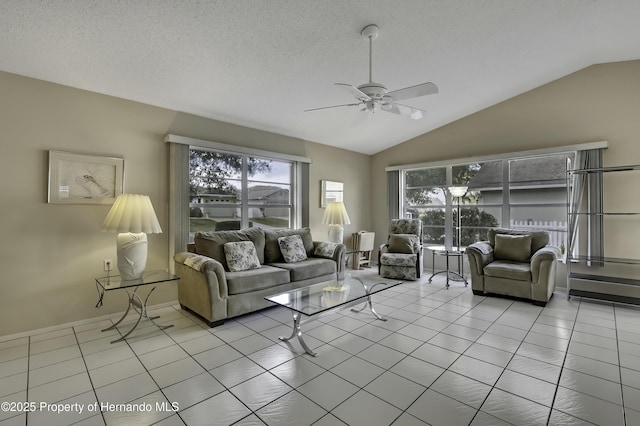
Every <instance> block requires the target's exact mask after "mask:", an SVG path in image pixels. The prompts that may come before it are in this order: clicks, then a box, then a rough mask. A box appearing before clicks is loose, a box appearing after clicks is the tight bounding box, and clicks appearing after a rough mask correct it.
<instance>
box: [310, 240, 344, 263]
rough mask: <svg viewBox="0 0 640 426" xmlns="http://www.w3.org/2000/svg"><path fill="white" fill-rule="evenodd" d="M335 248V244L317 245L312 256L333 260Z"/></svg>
mask: <svg viewBox="0 0 640 426" xmlns="http://www.w3.org/2000/svg"><path fill="white" fill-rule="evenodd" d="M336 247H338V244H337V243H325V242H321V243H317V244H316V250H315V251H314V252H313V255H314V256H320V257H327V258H329V259H333V254H334V253H335V252H336Z"/></svg>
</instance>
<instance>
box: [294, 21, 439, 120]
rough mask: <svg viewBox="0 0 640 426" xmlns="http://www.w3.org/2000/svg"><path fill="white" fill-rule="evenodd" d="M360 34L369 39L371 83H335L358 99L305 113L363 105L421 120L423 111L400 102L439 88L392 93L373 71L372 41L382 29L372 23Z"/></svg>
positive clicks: (424, 86) (429, 86)
mask: <svg viewBox="0 0 640 426" xmlns="http://www.w3.org/2000/svg"><path fill="white" fill-rule="evenodd" d="M360 34H361V35H362V37H364V38H366V39H368V40H369V82H367V83H364V84H361V85H359V86H357V87H356V86H353V85H351V84H347V83H335V85H336V86H338V87H341V88H343V89H345V90H346V91H348V92H349V93H350V94H351V95H352V96H353V97H354V98H355V99H356V100H357V102H355V103H350V104H342V105H333V106H327V107H320V108H313V109H308V110H305V112H311V111H319V110H323V109H330V108H341V107H351V106H358V107H360V111H367V112H371V113H372V114H373V113H375V112H376V111H377V110H382V111H386V112H390V113H393V114H398V115H403V116H406V117H410V118H412V119H414V120H419V119H421V118H422V117H424V112H425V111H424V110H421V109H419V108H414V107H411V106H408V105H403V104H399V103H398V102H397V101H401V100H404V99H411V98H417V97H419V96H426V95H433V94H435V93H438V87H437V86H436V85H435V84H433V83H422V84H417V85H415V86H409V87H405V88H403V89H398V90H393V91H391V92H389V91H388V90H387V87H386V86H385V85H384V84H382V83H376V82H374V81H373V74H372V69H373V40H375V39H376V38H378V35H379V34H380V29H379V28H378V26H377V25H375V24H370V25H367V26H366V27H364V28H363V29H362V31H361V32H360Z"/></svg>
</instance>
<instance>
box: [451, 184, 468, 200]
mask: <svg viewBox="0 0 640 426" xmlns="http://www.w3.org/2000/svg"><path fill="white" fill-rule="evenodd" d="M448 189H449V193H450V194H451V196H453V197H462V196H463V195H464V194H466V193H467V189H469V188H468V187H466V186H450V187H449V188H448Z"/></svg>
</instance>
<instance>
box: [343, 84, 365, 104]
mask: <svg viewBox="0 0 640 426" xmlns="http://www.w3.org/2000/svg"><path fill="white" fill-rule="evenodd" d="M335 85H336V86H339V87H342V88H344V89H345V90H346V91H347V92H349V93H351V96H353V97H355V98H356V99H358V100H359V101H364V102H368V101H370V100H371V98H370V97H369V95H367V94H366V93H364V92H362V91H360V89H358V88H357V87H355V86H352V85H351V84H346V83H335Z"/></svg>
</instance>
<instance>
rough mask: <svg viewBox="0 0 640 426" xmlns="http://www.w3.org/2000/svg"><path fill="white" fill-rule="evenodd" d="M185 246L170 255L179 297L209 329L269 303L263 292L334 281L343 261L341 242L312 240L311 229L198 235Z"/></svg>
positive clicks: (185, 307) (269, 292)
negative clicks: (179, 251)
mask: <svg viewBox="0 0 640 426" xmlns="http://www.w3.org/2000/svg"><path fill="white" fill-rule="evenodd" d="M296 236H299V237H296ZM291 241H293V243H292V242H291ZM227 243H229V244H227ZM188 250H189V251H188V252H181V253H177V254H176V255H175V256H174V261H175V267H176V274H177V275H178V276H179V277H180V282H179V284H178V301H179V302H180V306H181V307H182V308H183V309H187V310H190V311H192V312H194V313H196V314H198V315H199V316H200V317H202V318H203V319H204V320H206V321H207V323H208V324H209V326H211V327H214V326H216V325H219V324H222V323H223V322H224V320H225V319H227V318H232V317H236V316H238V315H242V314H246V313H249V312H253V311H257V310H260V309H263V308H267V307H270V306H273V304H272V303H270V302H268V301H266V300H264V297H265V296H268V295H271V294H275V293H278V292H282V291H287V290H290V289H293V288H298V287H303V286H307V285H310V284H314V283H317V282H322V281H327V280H330V279H335V278H336V274H342V273H343V268H344V264H345V261H344V259H345V246H344V245H342V244H334V243H326V242H318V241H313V238H312V236H311V231H310V230H309V228H303V229H296V230H291V229H263V228H258V227H254V228H248V229H243V230H239V231H216V232H206V233H196V235H195V240H194V243H193V244H190V245H189V247H188ZM296 250H297V251H296ZM283 252H284V255H283Z"/></svg>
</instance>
